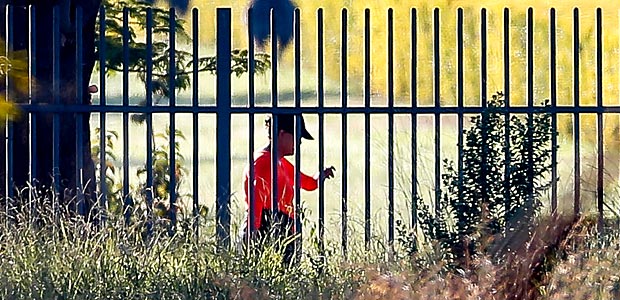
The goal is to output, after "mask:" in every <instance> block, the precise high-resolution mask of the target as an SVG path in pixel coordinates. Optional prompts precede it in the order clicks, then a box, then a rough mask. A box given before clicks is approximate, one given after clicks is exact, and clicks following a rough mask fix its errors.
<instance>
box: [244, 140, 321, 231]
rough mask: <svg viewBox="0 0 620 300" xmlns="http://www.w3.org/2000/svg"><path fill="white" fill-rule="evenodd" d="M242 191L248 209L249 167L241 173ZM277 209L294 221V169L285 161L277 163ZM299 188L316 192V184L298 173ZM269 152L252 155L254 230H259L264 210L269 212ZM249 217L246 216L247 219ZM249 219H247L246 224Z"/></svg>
mask: <svg viewBox="0 0 620 300" xmlns="http://www.w3.org/2000/svg"><path fill="white" fill-rule="evenodd" d="M243 174H244V176H243V190H244V192H245V203H246V204H247V205H248V207H250V196H249V192H248V181H249V178H250V175H249V167H246V168H245V170H244V172H243ZM277 175H278V209H279V210H280V211H281V212H283V213H285V214H287V215H288V216H289V217H290V218H291V219H295V202H294V201H293V199H294V197H295V187H294V185H295V167H294V166H293V165H292V164H291V163H290V162H289V161H288V160H287V159H286V158H284V157H283V158H280V160H279V161H278V172H277ZM300 177H301V188H302V189H304V190H307V191H312V190H316V189H317V187H318V182H317V180H315V179H314V178H312V177H311V176H308V175H306V174H304V173H300ZM271 178H272V175H271V152H270V151H267V150H261V151H258V152H256V153H255V154H254V184H253V186H254V228H255V229H257V228H260V225H261V213H262V211H263V210H264V209H266V210H271V201H272V200H271V199H272V196H271ZM249 217H250V215H249V214H248V218H249ZM250 221H251V219H248V223H249V222H250Z"/></svg>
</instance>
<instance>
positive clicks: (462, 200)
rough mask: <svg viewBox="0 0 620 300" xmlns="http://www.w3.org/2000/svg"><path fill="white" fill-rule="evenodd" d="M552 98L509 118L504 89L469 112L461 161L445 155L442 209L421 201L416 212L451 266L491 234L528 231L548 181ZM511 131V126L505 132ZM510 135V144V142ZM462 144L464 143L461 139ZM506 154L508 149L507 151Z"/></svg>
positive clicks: (427, 236) (470, 254)
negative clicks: (479, 110) (484, 106)
mask: <svg viewBox="0 0 620 300" xmlns="http://www.w3.org/2000/svg"><path fill="white" fill-rule="evenodd" d="M548 108H549V103H548V101H546V102H545V103H544V106H543V107H537V108H535V110H534V112H533V113H532V115H531V119H528V117H527V116H526V117H520V116H514V115H513V116H511V117H510V121H509V122H508V123H507V122H506V119H505V113H504V112H505V108H504V101H503V94H502V93H498V94H496V95H493V97H492V100H491V101H489V103H488V108H487V109H485V110H484V112H483V113H482V114H481V115H480V116H475V117H472V118H471V121H472V127H471V128H470V129H468V130H465V131H464V145H462V153H461V157H462V163H463V164H462V167H461V168H459V167H458V166H455V163H454V162H451V161H448V160H444V170H445V171H444V173H443V174H442V185H441V196H440V198H439V200H438V201H439V210H438V211H436V212H434V213H433V212H432V211H431V208H429V206H428V205H427V204H425V203H424V202H423V201H420V208H419V211H418V217H419V219H420V223H419V225H420V228H421V230H422V232H423V234H424V238H425V239H426V241H427V242H430V243H431V244H434V246H435V247H436V249H437V248H438V249H439V250H440V252H441V255H442V256H443V258H444V260H445V262H446V263H447V264H448V266H451V267H458V266H462V264H463V263H465V262H466V261H467V259H468V258H471V257H473V256H475V255H476V254H478V252H479V251H480V250H481V249H484V248H485V247H486V246H489V245H487V244H486V242H485V241H488V240H489V239H490V238H491V237H494V238H498V237H499V238H501V237H504V236H505V235H506V233H507V232H512V231H518V232H519V233H520V234H521V233H526V234H527V232H528V230H523V229H527V227H528V226H529V225H530V224H532V221H534V218H535V217H536V216H537V214H538V213H539V212H540V209H541V207H542V202H541V198H542V196H543V192H544V191H545V190H547V189H548V188H549V186H550V182H551V181H550V180H549V174H550V171H551V167H552V162H551V159H550V158H551V154H552V152H553V151H555V150H556V149H552V147H551V139H552V136H553V135H554V134H556V133H555V132H553V130H552V127H551V119H552V115H551V113H550V112H549V109H548ZM507 131H508V132H507ZM506 135H508V137H509V144H508V145H507V144H506ZM459 146H461V145H459ZM506 154H508V155H506Z"/></svg>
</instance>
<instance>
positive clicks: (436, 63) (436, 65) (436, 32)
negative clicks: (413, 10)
mask: <svg viewBox="0 0 620 300" xmlns="http://www.w3.org/2000/svg"><path fill="white" fill-rule="evenodd" d="M439 23H440V20H439V8H435V9H434V10H433V69H434V71H433V98H434V103H435V107H434V111H435V112H434V115H435V215H436V216H439V213H440V211H441V203H440V198H441V167H440V161H441V143H440V137H441V119H440V118H441V115H440V113H439V110H440V109H441V98H440V97H441V85H440V84H441V81H440V76H441V70H440V68H441V58H440V55H441V54H440V53H441V52H440V49H441V47H440V46H441V45H440V27H439Z"/></svg>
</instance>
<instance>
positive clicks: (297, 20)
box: [293, 8, 303, 260]
mask: <svg viewBox="0 0 620 300" xmlns="http://www.w3.org/2000/svg"><path fill="white" fill-rule="evenodd" d="M293 20H294V23H293V25H294V28H293V30H294V38H295V66H294V67H295V99H294V100H295V108H299V107H301V12H300V10H299V8H296V9H295V12H294V15H293ZM300 124H301V117H300V115H297V116H296V118H295V210H294V214H295V233H296V234H297V235H298V236H297V239H296V240H295V243H297V245H296V247H295V249H296V250H297V251H299V252H297V253H296V255H295V257H296V259H297V260H299V259H300V258H301V249H302V246H303V236H302V234H303V233H302V228H301V151H300V149H299V148H300V145H301V135H302V133H301V125H300Z"/></svg>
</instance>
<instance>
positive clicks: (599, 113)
mask: <svg viewBox="0 0 620 300" xmlns="http://www.w3.org/2000/svg"><path fill="white" fill-rule="evenodd" d="M596 107H597V110H596V128H597V133H598V134H597V139H596V140H597V147H596V149H597V154H598V155H597V156H598V168H597V180H596V199H597V201H596V206H597V210H598V232H599V233H603V230H604V228H603V225H604V224H603V205H604V204H605V203H604V202H603V200H604V196H605V195H604V194H603V184H604V182H603V169H604V168H605V165H604V163H605V160H604V157H603V154H604V149H603V11H602V9H601V8H600V7H599V8H597V9H596Z"/></svg>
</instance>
